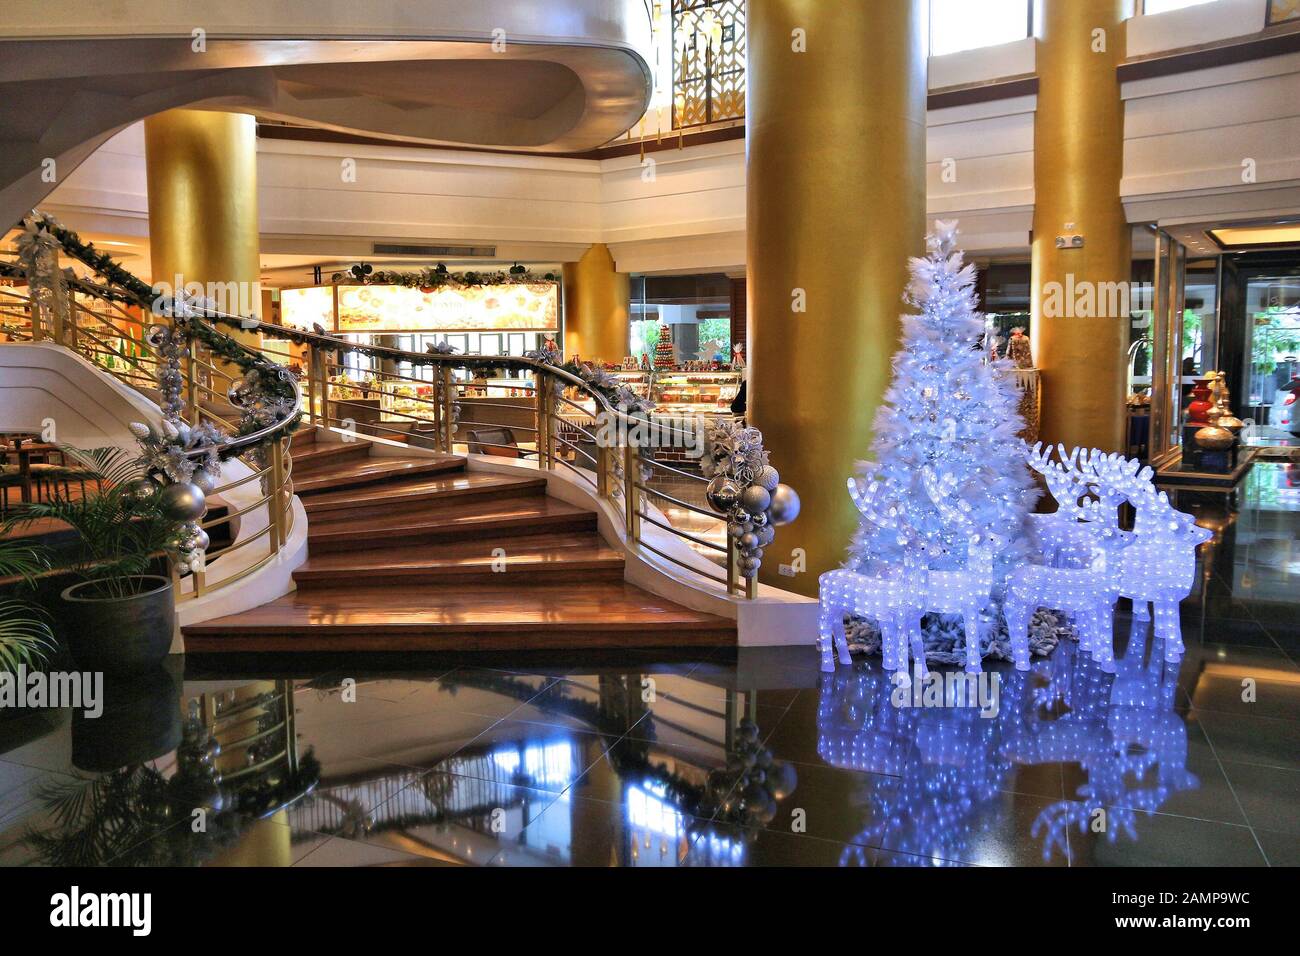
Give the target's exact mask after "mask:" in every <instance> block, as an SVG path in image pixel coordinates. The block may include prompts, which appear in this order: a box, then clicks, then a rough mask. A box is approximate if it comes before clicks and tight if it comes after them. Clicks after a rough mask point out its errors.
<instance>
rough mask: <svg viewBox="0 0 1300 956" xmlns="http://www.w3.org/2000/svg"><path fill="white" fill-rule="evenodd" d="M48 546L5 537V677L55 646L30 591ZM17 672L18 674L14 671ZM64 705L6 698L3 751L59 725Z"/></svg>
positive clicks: (36, 663)
mask: <svg viewBox="0 0 1300 956" xmlns="http://www.w3.org/2000/svg"><path fill="white" fill-rule="evenodd" d="M46 564H47V560H46V557H45V552H44V550H43V549H42V548H41V547H40V546H38V545H35V544H33V543H32V542H30V541H28V540H22V539H18V540H15V539H10V538H2V537H0V594H2V595H3V596H0V680H20V679H21V672H22V669H23V668H24V667H28V668H37V667H40V666H42V665H44V663H45V662H46V660H47V659H48V658H49V657H50V655H51V654H52V653H53V651H54V649H55V645H54V632H53V631H52V630H51V628H50V621H49V615H48V614H47V613H46V612H45V610H44V609H43V608H42V607H41V606H40V605H39V604H38V603H37V602H36V601H35V600H33V599H32V598H31V597H30V596H29V594H27V593H24V592H33V593H34V588H35V586H36V577H37V575H38V574H40V573H41V572H42V571H44V570H45V568H46ZM11 675H12V676H11ZM63 715H64V711H62V710H50V709H31V708H19V707H7V706H4V702H3V701H0V754H4V753H8V752H9V751H10V750H13V749H14V748H15V747H21V746H23V745H24V744H27V743H30V742H31V741H33V740H36V739H37V738H39V737H43V736H44V735H45V734H47V733H49V732H50V731H51V730H53V729H54V728H55V727H56V726H58V724H59V723H61V722H62V720H63Z"/></svg>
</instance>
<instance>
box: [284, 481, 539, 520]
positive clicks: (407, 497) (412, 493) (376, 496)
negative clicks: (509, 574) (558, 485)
mask: <svg viewBox="0 0 1300 956" xmlns="http://www.w3.org/2000/svg"><path fill="white" fill-rule="evenodd" d="M545 492H546V479H545V478H532V477H517V476H514V475H494V474H491V473H489V472H483V471H467V472H461V473H459V474H452V475H438V476H434V477H431V478H430V477H423V476H417V477H415V478H410V479H401V480H397V481H391V482H387V483H385V484H382V485H372V486H369V487H361V488H344V489H342V490H340V491H325V492H320V493H318V494H314V495H310V496H309V497H308V498H307V499H306V500H305V501H304V502H303V507H304V508H306V510H307V513H308V514H309V515H313V516H317V517H325V516H327V515H328V513H330V512H339V511H345V512H346V513H347V514H348V516H350V517H362V516H367V515H369V514H372V513H375V514H383V513H388V512H390V511H391V510H392V508H393V507H395V506H397V505H408V504H429V505H433V504H437V503H439V502H444V501H450V502H460V501H462V500H464V499H465V498H471V497H472V498H474V499H476V500H484V499H488V498H510V497H516V498H517V497H522V496H527V495H542V494H545Z"/></svg>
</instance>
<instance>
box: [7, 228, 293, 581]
mask: <svg viewBox="0 0 1300 956" xmlns="http://www.w3.org/2000/svg"><path fill="white" fill-rule="evenodd" d="M63 251H64V252H65V253H67V254H70V255H72V256H73V257H74V258H78V257H79V256H78V253H81V254H83V255H84V249H81V248H79V247H77V246H73V247H72V248H69V247H68V246H67V245H64V246H63ZM96 262H98V260H93V261H91V262H87V263H86V264H87V265H89V266H90V267H91V268H92V269H93V268H95V264H96ZM118 268H120V267H118ZM33 271H34V270H33V266H32V264H31V263H30V262H26V263H25V262H22V261H16V262H15V261H0V341H6V340H7V341H11V342H24V341H26V342H53V343H55V344H58V345H62V346H65V347H67V348H68V349H70V350H72V351H73V352H75V353H76V354H78V355H80V356H81V357H82V358H84V359H86V360H87V361H89V362H90V363H92V364H93V365H95V366H96V367H98V368H99V369H100V370H101V371H103V372H104V373H106V374H109V375H112V376H113V377H115V378H117V379H118V380H120V381H121V382H123V383H125V384H126V385H128V386H130V387H132V388H133V389H135V390H137V391H139V392H141V393H142V394H143V395H145V396H146V397H148V398H151V399H157V398H158V396H159V394H160V393H159V390H158V373H159V371H160V369H161V368H162V361H161V358H160V356H159V355H158V353H157V350H156V349H155V348H154V347H153V346H152V345H150V343H149V339H148V330H149V328H150V327H151V326H155V325H164V326H168V327H172V326H174V321H173V320H172V319H170V318H168V317H165V316H160V315H158V314H156V313H155V312H154V311H153V308H152V306H153V303H152V302H151V301H141V296H140V290H139V289H132V288H127V287H124V286H122V285H120V284H118V283H116V282H110V281H105V282H103V283H96V282H91V281H87V280H85V279H79V278H76V277H75V276H72V275H69V274H68V273H67V272H65V271H63V270H58V276H59V281H58V285H57V287H56V289H55V294H56V295H57V296H59V299H58V300H55V299H53V298H52V297H51V296H48V295H45V296H42V295H40V294H38V293H39V291H40V290H39V282H33V281H32V280H33V274H32V273H33ZM45 271H46V276H47V277H48V276H49V275H51V274H53V273H52V272H51V271H50V270H49V269H46V270H45ZM137 281H138V280H137ZM5 283H8V284H5ZM187 321H188V323H190V325H191V326H193V327H194V331H196V332H197V331H198V330H199V328H200V327H202V328H203V329H206V330H207V331H206V334H207V335H208V336H209V337H212V336H213V335H219V334H220V333H217V332H216V330H215V329H214V328H212V327H213V326H215V325H217V324H219V323H221V322H230V323H235V324H237V323H238V320H237V319H236V318H234V317H231V316H223V315H220V314H218V313H214V312H208V313H207V315H206V321H205V319H204V318H197V317H190V318H189V319H188V320H187ZM223 339H224V337H223ZM187 351H188V353H189V354H188V356H187V357H186V358H185V360H184V361H183V363H182V366H181V374H182V377H183V388H182V394H183V395H184V396H185V398H186V409H185V413H184V418H185V421H186V423H187V424H189V425H191V426H194V425H197V424H199V423H200V422H202V421H207V422H210V423H211V424H213V425H215V426H216V427H218V428H219V429H220V430H221V431H222V432H224V433H225V434H226V435H228V436H230V437H228V438H227V439H226V440H224V441H222V442H221V443H219V444H218V445H217V446H216V448H215V450H216V452H217V454H218V456H219V457H220V458H221V459H222V460H223V461H229V460H232V459H237V460H239V461H240V462H242V463H243V464H244V465H246V466H247V469H248V472H247V473H245V474H243V475H242V476H241V477H236V478H233V479H231V480H226V481H219V482H218V483H217V485H216V486H215V487H214V488H213V490H212V491H211V492H209V493H208V495H207V499H208V501H209V505H211V504H212V503H214V502H217V501H221V502H224V503H225V504H226V505H227V508H226V509H225V511H224V513H217V514H212V513H208V514H205V515H204V516H203V517H202V518H201V519H200V520H199V527H200V528H201V529H202V530H203V531H204V533H205V534H208V535H209V536H210V537H212V536H215V535H217V534H218V533H219V531H220V530H221V529H223V528H224V529H228V531H229V542H228V543H227V544H224V545H222V546H218V547H215V548H212V547H210V548H209V549H208V550H207V551H206V553H205V554H203V556H202V559H201V560H200V561H198V563H197V565H196V566H195V567H193V568H190V569H186V570H184V571H182V570H181V569H180V567H179V566H178V563H177V562H176V561H175V560H173V561H172V562H171V569H172V576H173V582H174V584H175V585H176V587H175V591H176V595H177V600H178V601H189V600H193V599H195V598H198V597H200V596H202V595H205V594H208V593H210V592H212V591H215V590H217V589H220V588H227V587H230V586H231V585H234V584H236V583H237V582H239V581H241V580H243V579H244V578H246V577H248V576H249V575H251V574H254V573H255V572H257V571H258V570H260V569H262V568H263V567H265V566H266V565H267V564H269V563H270V562H271V561H273V560H275V558H276V557H277V556H278V555H279V554H280V552H281V551H282V550H284V548H285V547H286V545H287V544H288V541H289V536H290V534H291V532H292V531H293V527H294V512H293V464H292V458H291V456H290V454H289V436H290V434H291V433H292V430H293V429H294V427H296V425H297V423H298V421H299V418H300V409H301V403H302V400H301V394H300V392H299V390H298V385H297V383H296V382H295V381H292V380H291V379H290V378H287V377H286V379H285V380H283V382H282V387H283V388H284V390H285V392H286V394H290V393H291V394H292V401H291V402H289V405H288V407H287V409H286V411H285V414H284V415H282V416H280V417H278V419H277V420H275V421H271V422H267V423H253V422H250V421H248V420H246V418H245V417H244V416H239V415H238V414H236V413H237V412H238V411H239V409H237V408H235V407H233V406H231V405H230V404H229V402H228V395H229V391H230V389H231V387H232V386H234V385H235V383H236V381H237V380H238V377H237V376H236V375H235V374H234V373H233V372H232V371H231V370H230V369H231V366H230V365H228V364H227V363H223V362H221V361H220V360H217V359H215V358H214V356H213V355H212V351H211V349H210V348H209V347H208V346H206V345H205V344H204V342H203V340H202V339H201V338H199V337H194V338H191V339H190V342H189V348H188V350H187ZM243 351H244V352H245V353H246V354H245V356H244V360H245V363H246V364H252V363H255V364H257V365H260V366H264V367H265V368H266V369H267V370H268V371H269V372H271V373H272V374H277V375H278V374H279V372H280V369H279V367H278V366H275V365H273V364H272V363H270V362H267V361H266V360H265V359H264V358H263V357H262V356H261V355H260V353H258V352H256V351H254V350H251V349H246V348H245V349H243ZM208 452H209V448H206V447H202V448H195V449H191V450H190V451H189V452H188V455H189V456H191V457H196V458H197V457H199V456H203V455H206V454H208ZM255 483H256V484H255ZM248 487H254V488H256V489H257V490H256V492H254V493H253V494H251V495H250V493H249V492H248V490H247V488H248ZM232 493H233V494H232ZM236 502H237V505H236ZM253 521H258V522H262V523H263V526H262V527H261V528H260V529H258V530H256V531H253V532H252V533H248V534H241V533H240V528H241V525H243V524H244V523H245V522H253ZM236 556H238V557H236Z"/></svg>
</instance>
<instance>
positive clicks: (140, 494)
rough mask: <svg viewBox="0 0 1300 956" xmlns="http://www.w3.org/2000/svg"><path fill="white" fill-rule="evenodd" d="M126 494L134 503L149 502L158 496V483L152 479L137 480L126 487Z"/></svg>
mask: <svg viewBox="0 0 1300 956" xmlns="http://www.w3.org/2000/svg"><path fill="white" fill-rule="evenodd" d="M127 493H128V494H129V495H130V496H131V497H132V498H134V499H135V500H136V501H149V500H151V499H152V498H153V496H154V495H156V494H158V483H157V482H156V481H154V480H153V479H152V478H137V479H136V480H135V481H133V482H131V483H130V484H129V485H127Z"/></svg>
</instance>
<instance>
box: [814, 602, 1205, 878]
mask: <svg viewBox="0 0 1300 956" xmlns="http://www.w3.org/2000/svg"><path fill="white" fill-rule="evenodd" d="M1144 637H1145V622H1143V626H1142V628H1141V629H1139V630H1135V632H1134V636H1133V637H1132V638H1131V639H1130V642H1129V646H1128V650H1127V652H1126V653H1125V655H1124V656H1123V657H1122V658H1120V659H1119V660H1117V662H1116V666H1117V672H1116V673H1115V674H1107V673H1105V672H1104V671H1103V670H1102V669H1101V668H1100V666H1099V665H1097V664H1096V663H1095V662H1094V661H1093V660H1092V659H1091V658H1089V657H1088V656H1087V655H1086V654H1082V653H1079V652H1078V650H1077V647H1076V645H1074V644H1072V643H1071V644H1067V645H1066V646H1065V647H1064V648H1063V649H1062V651H1063V652H1062V653H1059V654H1057V655H1055V656H1053V658H1052V659H1051V660H1050V661H1045V662H1043V663H1041V664H1039V665H1037V667H1036V668H1035V671H1034V672H1031V673H1023V672H1019V671H999V672H997V676H998V677H999V678H1000V680H1001V683H1000V685H999V686H1000V690H999V698H998V713H997V716H996V717H993V718H988V719H986V718H984V717H981V716H980V713H979V711H978V710H977V709H976V708H973V707H952V706H942V707H896V706H895V705H894V703H893V701H892V696H893V694H894V691H895V687H894V684H893V682H892V681H891V680H889V678H888V676H887V675H885V674H882V673H881V672H879V671H877V670H874V669H873V670H856V669H854V670H844V669H841V670H839V671H836V672H835V673H834V674H825V675H823V676H822V683H821V690H820V698H819V702H818V704H819V706H818V711H817V754H818V756H819V757H820V758H821V759H822V760H823V761H825V762H826V763H827V764H829V765H831V766H833V767H840V768H842V769H845V770H851V771H854V772H856V773H860V774H868V775H870V776H869V778H867V779H868V786H866V787H865V788H864V790H863V791H862V793H861V794H860V795H858V796H857V797H856V798H855V802H856V804H857V806H858V808H859V809H860V810H861V811H862V814H863V820H862V828H861V830H860V831H859V832H858V834H857V835H856V836H855V837H854V838H853V840H852V842H851V844H850V845H849V846H848V847H847V848H846V849H845V851H844V853H843V855H842V856H841V858H840V862H841V865H843V866H849V865H862V864H863V863H865V862H869V861H870V858H871V855H872V848H877V847H882V848H884V849H886V850H889V851H892V852H894V853H897V854H900V855H899V856H898V857H897V858H891V861H892V862H894V863H896V864H909V863H910V864H913V865H918V866H945V865H948V864H949V863H951V862H971V861H972V860H973V859H974V858H975V857H976V856H977V855H978V853H979V844H980V841H981V839H982V835H983V834H985V833H986V832H988V830H989V829H990V828H992V827H996V826H998V825H1000V824H1001V823H1002V822H1004V820H1005V813H1006V809H1005V808H1006V803H1007V796H1006V793H1007V791H1011V790H1014V789H1016V787H1015V785H1016V782H1017V776H1018V775H1019V774H1020V773H1021V770H1020V769H1019V768H1031V767H1039V768H1043V767H1048V768H1051V767H1056V768H1063V767H1073V768H1077V772H1081V773H1082V782H1081V783H1080V784H1079V785H1078V787H1077V789H1076V790H1075V792H1073V793H1072V794H1069V795H1068V797H1067V798H1066V799H1063V800H1059V801H1053V802H1051V803H1047V804H1045V805H1044V806H1043V808H1042V810H1041V811H1040V812H1039V813H1038V815H1037V816H1036V818H1035V819H1034V821H1033V823H1032V824H1031V825H1030V828H1029V829H1030V832H1029V836H1031V837H1032V838H1033V839H1034V840H1035V842H1039V841H1041V847H1040V849H1041V853H1042V857H1043V860H1044V862H1052V861H1053V860H1056V861H1061V860H1069V859H1071V858H1074V859H1076V860H1077V859H1078V856H1079V853H1080V851H1081V850H1085V848H1087V847H1089V846H1090V845H1096V844H1100V843H1108V844H1116V843H1118V842H1119V841H1120V839H1121V838H1124V839H1127V840H1131V841H1137V840H1138V839H1139V837H1140V834H1139V831H1138V827H1137V820H1138V816H1139V815H1140V814H1143V813H1154V812H1157V811H1159V810H1160V808H1161V807H1162V806H1163V805H1164V804H1165V803H1166V802H1167V801H1168V800H1169V799H1170V798H1171V797H1172V796H1173V795H1174V794H1177V793H1179V792H1182V791H1186V790H1194V789H1196V788H1197V787H1198V786H1199V781H1198V780H1197V778H1196V776H1195V775H1194V774H1192V773H1190V772H1189V771H1188V769H1187V723H1186V721H1185V719H1184V718H1183V717H1182V716H1180V714H1179V712H1178V710H1177V705H1176V695H1177V684H1178V665H1176V664H1174V665H1167V664H1165V663H1164V661H1163V660H1162V659H1161V656H1160V655H1159V654H1151V655H1146V654H1144V647H1143V639H1144ZM1101 810H1104V811H1105V815H1104V817H1101V816H1100V815H1099V812H1098V811H1101ZM1098 819H1104V822H1105V835H1104V836H1102V835H1100V834H1098V833H1094V832H1093V831H1094V825H1095V824H1096V822H1097V821H1098ZM1069 830H1075V831H1076V832H1077V833H1078V834H1080V835H1082V837H1083V838H1082V839H1080V838H1079V837H1076V836H1069V837H1067V835H1066V834H1067V831H1069ZM903 854H906V855H903Z"/></svg>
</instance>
